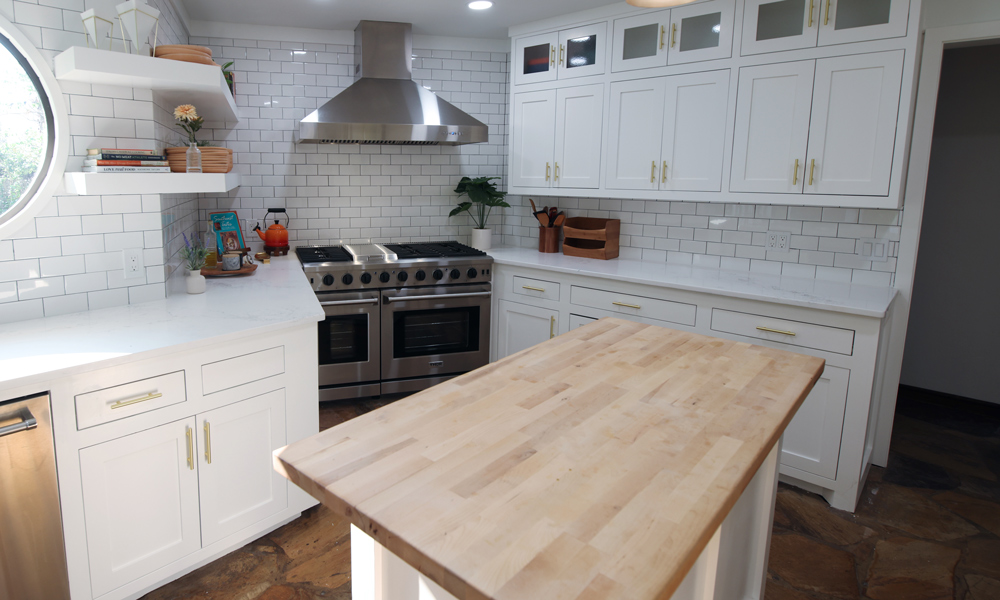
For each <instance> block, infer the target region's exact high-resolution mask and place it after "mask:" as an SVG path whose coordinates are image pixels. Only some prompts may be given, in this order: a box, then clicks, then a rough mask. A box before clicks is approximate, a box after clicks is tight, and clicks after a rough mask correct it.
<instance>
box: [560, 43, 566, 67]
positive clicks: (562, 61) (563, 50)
mask: <svg viewBox="0 0 1000 600" xmlns="http://www.w3.org/2000/svg"><path fill="white" fill-rule="evenodd" d="M559 64H560V65H565V64H566V46H563V45H562V44H559Z"/></svg>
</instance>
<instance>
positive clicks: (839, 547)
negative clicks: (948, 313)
mask: <svg viewBox="0 0 1000 600" xmlns="http://www.w3.org/2000/svg"><path fill="white" fill-rule="evenodd" d="M387 401H388V400H380V401H376V400H366V401H361V402H356V403H327V404H324V405H323V406H322V407H321V408H320V427H321V428H323V429H326V428H328V427H332V426H333V425H335V424H337V423H341V422H343V421H346V420H348V419H351V418H353V417H356V416H358V415H361V414H364V413H365V412H368V411H370V410H374V409H376V408H378V407H380V406H382V405H384V404H385V403H386V402H387ZM998 478H1000V407H998V406H993V405H987V404H983V403H974V402H969V401H964V400H959V399H954V398H949V397H945V396H940V395H936V394H932V393H927V392H922V391H920V390H914V389H908V388H903V389H902V390H901V394H900V399H899V403H898V406H897V413H896V425H895V430H894V431H893V439H892V445H891V451H890V457H889V465H888V467H887V468H886V469H880V468H877V467H873V468H872V471H871V473H870V475H869V478H868V483H867V485H866V486H865V489H864V492H863V494H862V496H861V502H860V504H859V505H858V509H857V511H856V513H855V514H853V515H852V514H850V513H847V512H843V511H838V510H834V509H831V508H830V507H829V506H828V505H827V504H826V502H825V501H824V500H823V499H822V498H820V497H819V496H816V495H814V494H809V493H807V492H803V491H801V490H798V489H796V488H793V487H790V486H786V485H784V484H782V485H781V486H780V488H779V490H778V500H777V506H776V509H775V519H774V535H773V538H772V542H771V558H770V564H769V569H768V581H767V588H766V594H765V595H766V600H807V599H808V600H833V599H837V600H854V599H859V600H860V599H871V600H890V599H893V600H894V599H901V600H936V599H939V598H940V599H942V600H944V599H949V600H950V599H954V600H1000V483H998ZM145 598H146V600H167V599H171V600H175V599H188V598H191V599H193V598H200V599H210V600H313V599H319V598H323V599H329V600H349V599H350V598H351V582H350V534H349V528H348V524H347V522H346V521H344V520H343V519H341V518H339V517H337V516H336V515H334V514H332V513H331V512H330V511H328V510H327V509H325V508H323V507H322V506H319V507H316V508H312V509H309V510H308V511H306V513H305V514H303V516H302V517H300V518H299V519H297V520H295V521H293V522H291V523H289V524H288V525H285V526H284V527H282V528H280V529H278V530H276V531H274V532H272V533H270V534H268V535H265V536H264V537H262V538H260V539H258V540H255V541H253V542H251V543H249V544H247V545H246V546H244V547H242V548H240V549H239V550H236V551H235V552H232V553H230V554H229V555H227V556H225V557H223V558H221V559H219V560H217V561H215V562H213V563H211V564H208V565H206V566H204V567H202V568H201V569H198V570H197V571H194V572H193V573H190V574H188V575H187V576H185V577H182V578H181V579H179V580H177V581H175V582H173V583H170V584H168V585H165V586H163V587H162V588H160V589H157V590H155V591H153V592H151V593H149V594H147V595H146V596H145ZM526 600H528V599H526ZM623 600H626V599H623Z"/></svg>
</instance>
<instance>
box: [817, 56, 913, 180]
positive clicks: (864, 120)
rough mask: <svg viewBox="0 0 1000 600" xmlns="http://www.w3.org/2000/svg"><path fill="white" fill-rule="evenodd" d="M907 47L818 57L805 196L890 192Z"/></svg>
mask: <svg viewBox="0 0 1000 600" xmlns="http://www.w3.org/2000/svg"><path fill="white" fill-rule="evenodd" d="M902 73H903V51H902V50H899V51H895V52H878V53H873V54H858V55H855V56H841V57H837V58H825V59H821V60H818V61H816V85H815V91H814V93H813V108H812V125H811V126H810V130H809V150H808V152H807V156H808V160H809V165H808V171H807V172H806V173H805V175H804V177H805V179H806V187H805V192H806V193H807V194H839V195H854V196H884V195H886V194H888V193H889V183H890V177H891V173H892V159H893V148H894V146H895V143H896V121H897V116H898V114H899V88H900V85H901V81H902Z"/></svg>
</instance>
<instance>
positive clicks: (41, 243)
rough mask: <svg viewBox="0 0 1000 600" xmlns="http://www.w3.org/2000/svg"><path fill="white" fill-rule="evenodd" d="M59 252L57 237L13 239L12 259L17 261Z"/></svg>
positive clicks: (54, 254) (59, 253)
mask: <svg viewBox="0 0 1000 600" xmlns="http://www.w3.org/2000/svg"><path fill="white" fill-rule="evenodd" d="M61 254H62V246H61V244H60V243H59V238H35V239H25V240H14V259H15V260H18V261H21V260H24V259H28V258H41V257H45V256H59V255H61Z"/></svg>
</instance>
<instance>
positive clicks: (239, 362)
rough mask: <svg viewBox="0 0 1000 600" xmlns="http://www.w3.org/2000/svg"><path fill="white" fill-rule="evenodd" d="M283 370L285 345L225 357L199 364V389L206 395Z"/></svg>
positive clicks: (279, 372)
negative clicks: (224, 358)
mask: <svg viewBox="0 0 1000 600" xmlns="http://www.w3.org/2000/svg"><path fill="white" fill-rule="evenodd" d="M284 372H285V347H284V346H278V347H277V348H268V349H267V350H261V351H260V352H254V353H252V354H244V355H243V356H237V357H234V358H227V359H226V360H220V361H217V362H214V363H209V364H207V365H202V366H201V389H202V393H203V394H205V395H206V396H207V395H209V394H214V393H216V392H221V391H222V390H228V389H229V388H234V387H236V386H238V385H243V384H245V383H251V382H253V381H260V380H261V379H267V378H268V377H274V376H275V375H281V374H282V373H284Z"/></svg>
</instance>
